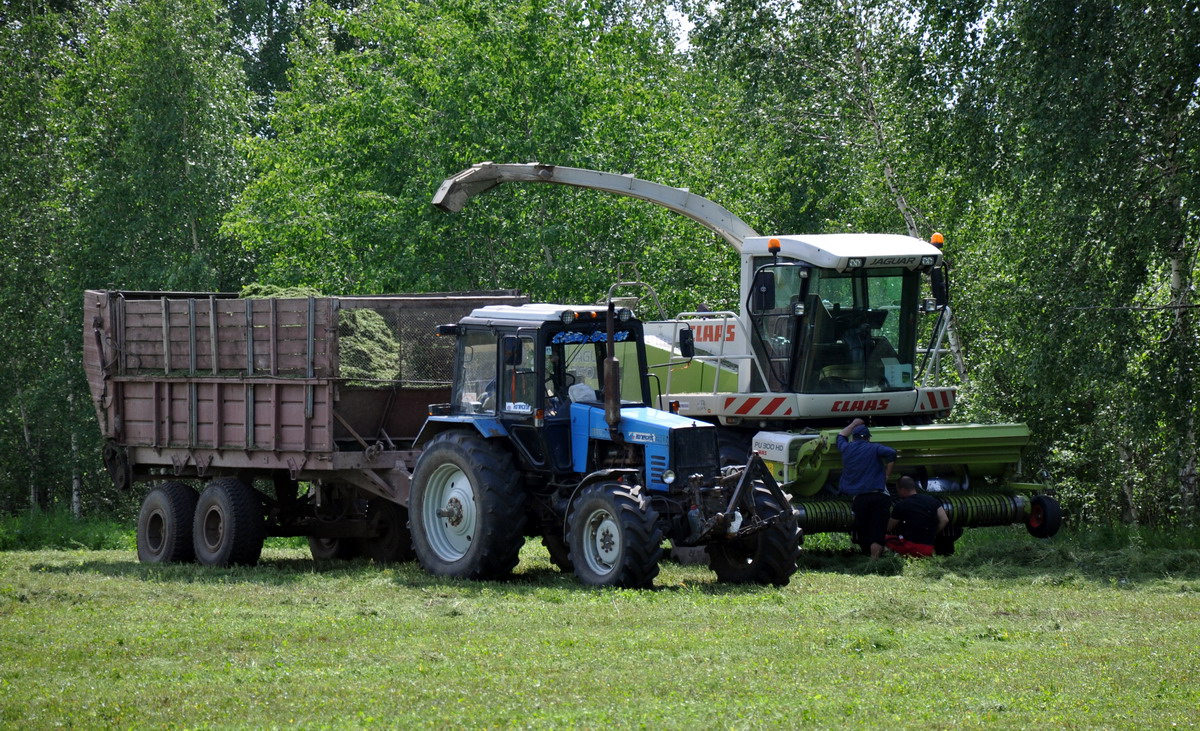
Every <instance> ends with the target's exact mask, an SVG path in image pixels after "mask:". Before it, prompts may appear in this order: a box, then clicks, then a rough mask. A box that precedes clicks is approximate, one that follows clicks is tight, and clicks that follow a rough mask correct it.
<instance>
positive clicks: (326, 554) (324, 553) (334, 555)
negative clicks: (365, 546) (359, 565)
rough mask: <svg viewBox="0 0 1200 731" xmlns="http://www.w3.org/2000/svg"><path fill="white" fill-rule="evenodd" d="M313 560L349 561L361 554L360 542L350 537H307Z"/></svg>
mask: <svg viewBox="0 0 1200 731" xmlns="http://www.w3.org/2000/svg"><path fill="white" fill-rule="evenodd" d="M308 550H309V551H310V552H312V557H313V560H314V561H349V560H350V559H354V558H358V557H359V556H361V555H362V544H361V543H360V542H359V541H357V540H354V539H351V538H317V537H316V536H309V537H308Z"/></svg>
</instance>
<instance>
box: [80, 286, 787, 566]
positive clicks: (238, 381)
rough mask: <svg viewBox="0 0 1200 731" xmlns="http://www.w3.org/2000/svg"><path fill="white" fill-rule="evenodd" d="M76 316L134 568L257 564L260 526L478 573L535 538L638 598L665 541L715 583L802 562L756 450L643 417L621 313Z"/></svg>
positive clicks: (338, 308) (374, 308) (535, 309)
mask: <svg viewBox="0 0 1200 731" xmlns="http://www.w3.org/2000/svg"><path fill="white" fill-rule="evenodd" d="M489 302H491V303H498V304H487V303H489ZM84 305H85V312H86V314H85V337H84V341H85V359H84V360H85V367H86V370H87V374H88V380H89V385H90V387H91V391H92V397H93V401H94V403H95V406H96V410H97V415H98V417H99V420H100V424H101V428H102V431H103V433H104V436H105V437H106V440H107V442H106V448H105V464H106V467H107V468H108V470H109V472H110V474H111V476H112V478H113V479H114V481H115V482H116V483H117V484H119V485H123V486H129V485H132V484H133V483H135V482H150V483H152V484H153V487H152V488H151V489H150V490H149V492H148V494H147V495H146V497H145V499H144V501H143V504H142V509H141V512H140V514H139V517H138V527H137V545H138V556H139V558H140V560H142V561H144V562H152V563H161V562H181V561H192V560H195V561H199V562H200V563H203V564H208V565H217V566H224V565H230V564H253V563H256V562H257V561H258V558H259V555H260V553H261V550H262V546H263V540H264V538H265V537H266V536H271V535H274V536H307V537H308V541H309V545H310V546H311V548H312V552H313V556H314V557H315V558H319V559H333V558H350V557H354V556H358V555H366V556H369V557H371V558H373V559H375V560H377V561H381V562H382V561H401V560H405V559H409V558H412V557H413V556H414V554H415V557H416V558H417V559H418V560H419V561H420V563H421V565H422V566H423V567H424V568H425V569H426V570H428V571H430V572H431V573H434V574H438V575H443V576H454V577H463V578H473V579H490V578H498V577H502V576H504V575H507V574H508V573H509V572H511V571H512V570H513V569H514V568H515V567H516V565H517V563H518V557H519V552H520V549H521V547H522V545H523V544H524V542H525V539H526V537H530V536H540V537H541V539H542V541H543V543H544V544H545V546H546V548H547V549H548V551H549V555H550V558H551V560H552V561H553V562H554V563H555V564H556V565H557V566H558V567H560V568H561V569H563V570H565V571H574V573H575V574H576V575H577V576H578V577H579V579H580V580H581V581H583V582H584V583H586V584H590V585H596V586H621V587H642V586H649V585H650V584H651V583H652V582H653V580H654V578H655V576H656V575H657V573H658V562H659V560H660V559H661V557H662V553H663V543H664V542H665V541H667V540H670V541H672V542H673V543H674V544H675V545H680V546H692V547H703V548H704V549H705V550H706V552H707V555H708V558H709V564H710V566H711V567H712V569H713V570H714V571H715V573H716V574H717V577H718V579H720V580H722V581H728V582H737V583H763V584H775V585H783V584H786V583H787V582H788V581H789V579H790V577H791V576H792V574H793V573H794V572H795V571H796V560H797V556H798V553H799V545H798V537H799V529H798V527H797V523H796V521H797V513H796V511H795V509H794V508H793V507H792V506H791V505H790V504H789V496H788V495H787V494H785V493H784V492H783V491H782V490H781V489H780V488H779V486H778V484H777V482H776V480H775V479H774V477H773V475H772V473H771V471H770V470H769V469H768V467H767V466H766V464H765V463H764V462H763V461H761V460H757V459H756V460H751V461H750V462H749V463H748V464H747V465H745V466H743V467H738V468H722V466H721V465H720V460H719V453H718V443H717V429H716V428H715V427H714V426H713V425H711V424H708V423H706V422H704V421H702V420H698V419H694V418H691V417H686V416H680V415H678V414H672V413H669V412H666V411H660V410H658V409H654V408H651V407H650V391H649V386H648V383H649V378H648V376H647V355H646V347H645V338H644V334H643V328H642V323H641V322H639V321H638V320H637V319H636V318H634V317H633V316H632V315H633V313H632V312H631V311H630V310H629V309H627V308H621V307H616V306H615V305H614V304H612V303H609V304H608V305H607V306H601V307H597V306H588V307H567V306H560V305H547V304H529V303H528V302H527V301H526V300H525V299H524V298H522V297H519V296H516V293H514V292H488V293H470V294H450V295H425V296H387V297H309V298H293V299H287V298H278V299H263V300H252V299H238V298H236V297H234V296H231V295H218V294H187V293H177V294H171V293H140V292H100V291H89V292H87V293H86V295H85V300H84ZM450 315H453V316H452V317H449V316H450ZM447 321H450V324H447ZM438 323H440V324H438ZM683 350H684V351H688V350H690V348H689V346H688V345H687V344H686V343H685V344H684V345H683ZM198 482H203V483H206V484H205V486H204V488H203V490H202V491H201V492H197V490H196V488H195V487H194V485H195V484H197V483H198Z"/></svg>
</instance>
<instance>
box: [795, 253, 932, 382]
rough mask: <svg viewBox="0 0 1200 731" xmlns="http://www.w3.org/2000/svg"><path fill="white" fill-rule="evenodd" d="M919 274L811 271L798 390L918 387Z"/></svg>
mask: <svg viewBox="0 0 1200 731" xmlns="http://www.w3.org/2000/svg"><path fill="white" fill-rule="evenodd" d="M919 277H920V275H919V274H918V273H917V272H913V271H908V270H905V269H898V268H897V269H856V270H848V271H845V272H837V271H833V270H830V269H814V270H812V272H811V274H810V275H809V288H808V295H807V297H806V299H805V307H804V328H803V330H804V331H803V333H802V335H801V336H800V337H801V338H802V339H801V342H800V349H799V354H800V355H801V357H800V358H799V359H798V360H797V362H796V364H795V366H796V371H795V374H794V383H795V384H796V385H797V386H798V387H797V388H796V389H795V390H797V391H799V392H801V393H871V392H878V391H902V390H909V389H911V388H913V358H914V355H915V350H916V321H917V295H918V292H919V286H920V279H919Z"/></svg>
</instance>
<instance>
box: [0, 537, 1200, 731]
mask: <svg viewBox="0 0 1200 731" xmlns="http://www.w3.org/2000/svg"><path fill="white" fill-rule="evenodd" d="M1182 543H1183V544H1187V543H1194V541H1189V540H1185V541H1183V542H1182ZM814 544H815V546H816V550H811V549H810V550H806V552H805V557H804V567H803V568H802V570H801V572H800V573H799V574H797V575H796V577H795V578H794V579H793V581H792V583H791V585H790V586H788V587H786V588H783V589H772V588H745V587H730V586H724V585H720V584H716V583H714V581H713V579H712V575H711V574H710V573H709V572H708V571H707V570H705V569H703V568H700V567H690V566H679V565H675V564H664V567H663V572H662V574H661V575H660V577H659V580H658V588H657V589H656V590H654V591H623V590H622V591H616V590H600V591H598V590H589V589H585V588H582V587H580V586H579V585H577V584H576V583H575V582H574V580H573V578H572V577H569V576H563V575H562V574H559V573H558V572H557V571H556V570H555V569H554V568H553V567H552V566H551V565H550V563H549V560H548V558H547V557H546V555H545V553H544V550H543V549H542V548H541V546H540V544H538V543H537V542H535V541H531V542H529V543H528V544H527V546H526V548H525V553H524V554H523V560H522V563H521V566H520V567H519V569H518V573H517V574H516V575H515V576H514V577H513V578H512V579H511V580H509V581H505V582H489V583H479V582H463V581H453V580H442V579H435V578H433V577H430V576H427V575H425V574H423V573H422V572H421V571H420V570H419V569H418V568H417V567H416V566H415V565H403V566H398V567H385V568H380V567H376V566H372V565H370V564H367V563H358V562H354V563H341V564H314V563H313V561H312V560H311V559H309V557H308V553H307V551H306V550H304V549H300V548H293V547H286V544H276V547H272V548H268V549H267V551H266V552H265V554H264V559H263V562H262V565H260V566H259V567H257V568H253V569H210V568H202V567H198V566H173V567H155V566H143V565H140V564H138V563H137V562H136V560H135V556H134V554H133V552H132V551H130V550H99V551H91V550H74V551H71V550H67V551H63V550H46V551H8V552H3V553H0V726H5V727H10V728H47V727H57V726H73V727H86V728H92V727H141V726H155V727H157V726H186V727H197V726H199V727H228V726H239V727H280V726H293V725H299V726H309V727H311V726H318V727H363V726H371V725H380V726H389V727H391V726H394V727H412V726H416V727H421V726H432V727H481V726H500V727H508V726H527V727H544V728H549V727H562V726H584V727H601V726H609V725H616V726H621V727H631V726H642V727H665V728H689V729H690V728H743V727H797V726H816V727H823V726H828V727H871V728H884V727H889V728H927V727H933V728H947V727H951V726H965V727H1006V728H1046V727H1106V728H1119V727H1126V728H1133V727H1139V728H1140V727H1154V728H1163V727H1170V726H1176V725H1177V726H1182V727H1186V726H1195V725H1196V724H1197V722H1198V720H1200V551H1197V550H1196V548H1195V546H1194V545H1183V544H1181V542H1179V541H1175V543H1174V544H1173V545H1172V544H1171V542H1169V541H1168V542H1166V544H1164V545H1155V544H1154V542H1153V541H1149V540H1148V539H1147V538H1146V537H1144V536H1140V535H1133V534H1124V533H1122V534H1107V535H1106V534H1105V533H1103V532H1097V531H1092V532H1091V533H1088V534H1086V535H1077V536H1063V537H1060V538H1056V539H1054V540H1053V541H1034V540H1032V539H1030V538H1029V537H1028V536H1027V535H1025V534H1024V532H1023V531H1020V530H1019V529H1014V530H1012V531H1008V530H999V529H996V530H988V531H975V532H973V533H968V536H967V537H966V538H964V539H963V541H962V542H961V543H960V550H959V552H958V554H957V555H955V556H953V557H947V558H938V559H933V560H930V561H926V562H914V561H902V560H898V559H887V560H884V561H882V562H880V563H878V564H875V565H871V564H868V563H867V562H866V561H865V560H864V559H861V558H860V557H857V556H851V555H849V554H847V553H845V552H843V551H842V550H840V549H841V548H842V546H841V545H840V544H839V543H838V542H837V541H836V540H835V541H829V540H810V542H809V546H813V545H814ZM280 546H284V547H280Z"/></svg>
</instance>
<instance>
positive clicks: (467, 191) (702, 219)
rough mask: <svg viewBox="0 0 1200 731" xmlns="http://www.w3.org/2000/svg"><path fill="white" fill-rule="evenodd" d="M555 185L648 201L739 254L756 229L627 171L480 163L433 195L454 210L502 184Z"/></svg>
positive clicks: (710, 204)
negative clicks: (700, 227) (697, 225)
mask: <svg viewBox="0 0 1200 731" xmlns="http://www.w3.org/2000/svg"><path fill="white" fill-rule="evenodd" d="M518 182H519V183H557V184H558V185H569V186H572V187H575V188H587V189H589V190H599V191H604V192H606V193H613V194H615V195H623V196H627V197H629V198H637V199H638V200H644V201H649V202H650V203H655V204H657V205H660V206H662V207H663V208H666V209H667V210H669V211H673V212H675V213H678V214H679V215H681V216H686V217H688V218H690V219H692V220H693V221H696V222H697V223H700V224H701V225H703V226H704V227H705V228H707V229H709V230H710V231H712V232H714V233H716V234H717V235H718V236H720V237H721V238H723V239H725V241H726V242H728V243H729V245H730V246H732V247H733V248H734V249H735V250H736V251H737V252H738V253H739V254H740V253H741V252H742V242H743V241H744V240H745V239H746V238H747V237H749V236H757V235H758V232H756V231H755V230H754V229H752V228H750V226H749V225H748V224H747V223H746V222H745V221H743V220H742V219H740V218H738V217H737V216H735V215H734V214H733V213H731V212H730V211H729V209H727V208H725V207H724V206H722V205H720V204H718V203H714V202H713V201H710V200H709V199H707V198H704V197H703V196H698V195H695V194H694V193H691V192H690V191H688V190H687V189H686V188H672V187H670V186H668V185H661V184H659V183H652V182H650V181H648V180H641V179H639V178H635V177H633V176H632V175H616V174H614V173H604V172H600V171H599V170H585V169H583V168H569V167H563V166H561V165H543V164H541V163H536V162H531V163H528V164H524V165H499V164H496V163H493V162H481V163H479V164H477V165H472V166H471V167H469V168H467V169H466V170H463V171H462V172H460V173H458V174H456V175H452V176H450V177H449V178H446V179H445V180H444V181H443V182H442V185H441V186H440V187H439V188H438V191H437V193H436V194H434V196H433V205H435V206H437V207H438V208H440V209H442V210H443V211H447V212H448V213H458V212H459V211H461V210H462V209H463V206H465V205H466V204H467V201H468V200H470V199H471V198H473V197H474V196H477V195H479V194H480V193H484V192H487V191H489V190H491V189H492V188H495V187H496V186H497V185H500V184H501V183H518Z"/></svg>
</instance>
